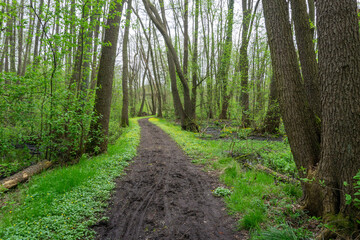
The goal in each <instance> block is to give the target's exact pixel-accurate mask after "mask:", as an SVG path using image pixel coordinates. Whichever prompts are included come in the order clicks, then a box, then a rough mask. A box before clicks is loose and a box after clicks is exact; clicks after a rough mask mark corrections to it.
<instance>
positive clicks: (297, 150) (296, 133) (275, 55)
mask: <svg viewBox="0 0 360 240" xmlns="http://www.w3.org/2000/svg"><path fill="white" fill-rule="evenodd" d="M263 6H264V15H265V22H266V28H267V33H268V38H269V43H270V50H271V56H272V60H273V64H274V68H275V74H276V75H275V76H276V79H277V86H278V89H279V93H280V106H281V113H282V116H283V119H284V124H285V129H286V132H287V134H288V137H289V142H290V146H291V150H292V152H293V155H294V160H295V162H296V165H297V167H298V170H299V174H300V176H302V177H307V178H308V179H313V181H311V182H309V183H306V184H303V190H304V197H305V208H306V209H307V210H309V212H310V213H311V214H314V215H318V216H323V217H329V216H331V215H334V214H339V213H340V214H343V215H350V219H354V218H353V217H356V216H358V214H359V210H358V209H356V208H355V207H354V206H353V205H346V199H345V194H349V195H352V197H354V195H353V194H354V185H353V184H354V179H353V177H354V175H355V174H356V173H357V172H358V171H359V169H360V161H359V160H358V158H359V154H360V145H359V143H360V114H359V113H360V112H359V105H360V83H359V75H360V39H359V33H358V31H359V30H358V23H357V13H356V11H357V6H356V1H355V0H346V1H342V2H339V1H336V0H331V1H330V2H329V1H325V0H318V1H317V26H318V34H319V41H318V42H319V77H320V86H321V108H322V111H321V112H322V115H321V117H322V122H321V123H322V128H321V134H322V135H321V148H319V143H320V141H319V139H318V138H317V134H316V124H315V120H314V115H313V114H312V113H311V111H310V109H309V108H308V107H307V104H306V100H305V99H306V94H305V90H304V88H303V86H302V84H301V81H300V80H301V76H300V71H299V69H298V63H297V61H296V53H295V48H294V45H293V42H292V36H291V27H290V24H289V22H288V13H287V3H286V1H285V0H281V1H279V0H263ZM283 59H286V61H283ZM320 150H321V155H320ZM304 169H306V174H304V173H303V171H302V170H304ZM319 182H321V183H322V184H319ZM344 182H347V183H348V185H344ZM326 219H327V218H325V220H326ZM323 237H328V236H326V235H323Z"/></svg>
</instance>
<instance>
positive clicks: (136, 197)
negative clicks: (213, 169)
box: [93, 119, 245, 240]
mask: <svg viewBox="0 0 360 240" xmlns="http://www.w3.org/2000/svg"><path fill="white" fill-rule="evenodd" d="M139 124H140V126H141V141H140V146H139V147H138V154H137V156H136V158H135V159H134V162H133V163H132V164H131V165H130V167H129V168H128V169H127V172H126V176H124V177H122V178H118V179H117V181H116V188H115V190H114V192H113V195H112V197H111V200H110V206H109V209H108V211H107V213H106V216H107V217H108V219H107V218H106V220H103V221H101V222H99V223H98V224H97V225H95V226H94V227H93V228H94V230H95V231H96V232H97V233H98V235H97V239H198V240H200V239H204V240H205V239H206V240H211V239H214V240H215V239H217V240H219V239H244V238H245V236H243V235H242V234H241V232H236V231H235V229H236V226H235V224H236V221H235V219H234V218H233V217H231V216H229V215H228V214H227V212H226V207H225V204H224V201H223V199H222V198H217V197H215V196H214V195H213V194H212V192H211V190H212V189H214V188H215V187H216V186H217V185H218V180H217V178H216V177H214V176H210V175H209V174H207V173H206V172H204V171H203V170H202V168H201V167H200V166H199V165H194V164H192V163H191V160H190V159H189V157H187V156H186V155H185V153H184V152H183V150H181V149H180V148H179V146H178V145H177V144H176V143H175V142H174V141H173V140H172V139H171V138H170V136H168V135H167V134H166V133H165V132H164V131H163V130H161V129H160V128H159V127H157V126H155V125H154V124H152V123H150V122H149V121H148V120H147V119H142V120H139Z"/></svg>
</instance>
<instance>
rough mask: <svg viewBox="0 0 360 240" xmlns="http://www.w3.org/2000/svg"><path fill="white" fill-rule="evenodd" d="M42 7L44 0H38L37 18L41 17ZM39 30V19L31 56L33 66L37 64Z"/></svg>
mask: <svg viewBox="0 0 360 240" xmlns="http://www.w3.org/2000/svg"><path fill="white" fill-rule="evenodd" d="M43 7H44V0H40V3H39V11H38V13H37V15H38V16H41V14H42V12H43ZM41 29H42V27H41V22H40V19H37V24H36V33H35V46H34V56H33V57H34V58H33V63H34V64H36V63H37V62H38V60H37V57H38V55H39V47H40V46H39V45H40V35H41V34H42V31H41Z"/></svg>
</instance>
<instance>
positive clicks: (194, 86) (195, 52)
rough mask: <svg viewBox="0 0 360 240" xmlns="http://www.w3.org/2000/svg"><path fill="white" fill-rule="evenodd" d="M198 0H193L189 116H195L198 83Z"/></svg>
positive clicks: (193, 117)
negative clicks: (193, 17) (193, 24)
mask: <svg viewBox="0 0 360 240" xmlns="http://www.w3.org/2000/svg"><path fill="white" fill-rule="evenodd" d="M199 1H200V0H195V29H194V31H195V32H194V50H193V57H192V63H191V64H192V66H191V71H192V86H191V107H190V118H191V119H194V120H195V118H196V95H197V85H198V71H199V66H198V36H199V7H200V6H199V5H200V2H199Z"/></svg>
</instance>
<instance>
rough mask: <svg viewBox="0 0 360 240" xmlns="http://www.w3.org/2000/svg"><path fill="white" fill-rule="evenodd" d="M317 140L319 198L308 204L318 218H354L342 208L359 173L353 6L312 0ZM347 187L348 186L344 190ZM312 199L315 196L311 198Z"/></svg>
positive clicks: (359, 93)
mask: <svg viewBox="0 0 360 240" xmlns="http://www.w3.org/2000/svg"><path fill="white" fill-rule="evenodd" d="M316 4H317V8H316V9H317V13H316V14H317V27H318V36H319V39H318V43H319V76H320V78H319V79H320V83H321V107H322V139H321V162H320V164H319V169H318V172H317V173H318V179H320V180H324V181H325V182H324V183H325V186H326V187H325V188H323V189H322V194H317V197H316V198H315V196H314V198H313V199H309V201H308V206H309V205H310V204H313V203H314V202H317V203H319V202H320V203H319V205H321V206H322V207H323V209H322V211H321V213H322V215H323V216H324V215H326V214H337V213H344V214H345V215H350V216H351V217H355V216H359V215H357V214H359V209H356V208H355V207H354V206H353V205H346V204H345V202H346V200H345V194H350V195H352V196H353V197H354V195H353V194H354V191H355V190H354V185H353V184H354V183H355V181H354V179H353V177H354V176H355V174H356V173H357V172H358V171H359V169H360V161H359V155H360V144H359V143H360V108H359V106H360V82H359V76H360V39H359V26H358V20H357V3H356V0H344V1H341V2H339V1H336V0H330V1H325V0H317V3H316ZM344 182H348V183H349V186H345V185H344ZM314 195H315V194H314Z"/></svg>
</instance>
